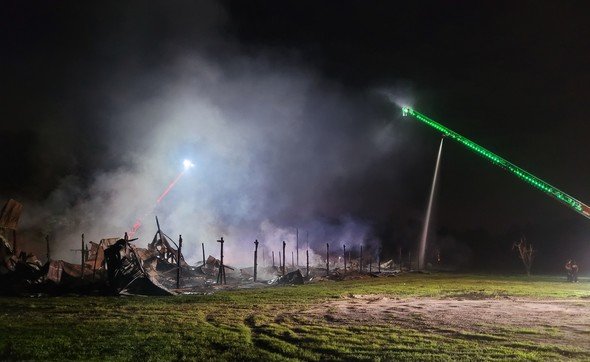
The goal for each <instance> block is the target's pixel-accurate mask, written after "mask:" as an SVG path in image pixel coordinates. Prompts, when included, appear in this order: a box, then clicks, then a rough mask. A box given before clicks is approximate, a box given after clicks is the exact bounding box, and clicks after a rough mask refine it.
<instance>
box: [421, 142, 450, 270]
mask: <svg viewBox="0 0 590 362" xmlns="http://www.w3.org/2000/svg"><path fill="white" fill-rule="evenodd" d="M444 140H445V138H444V137H443V138H441V139H440V146H439V147H438V155H437V156H436V166H435V167H434V176H432V186H431V187H430V197H429V198H428V207H427V208H426V218H425V219H424V225H423V228H422V236H421V237H420V250H419V251H418V269H419V270H422V269H424V255H425V254H426V240H427V239H428V229H429V228H430V214H431V213H432V201H433V200H434V193H435V191H436V184H437V181H438V168H439V166H440V156H441V154H442V147H443V142H444Z"/></svg>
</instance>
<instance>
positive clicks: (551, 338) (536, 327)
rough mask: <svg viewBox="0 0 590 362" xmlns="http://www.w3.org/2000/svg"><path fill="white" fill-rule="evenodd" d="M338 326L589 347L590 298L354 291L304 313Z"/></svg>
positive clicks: (586, 348)
mask: <svg viewBox="0 0 590 362" xmlns="http://www.w3.org/2000/svg"><path fill="white" fill-rule="evenodd" d="M303 313H304V314H307V315H308V316H309V317H315V318H317V317H320V318H324V319H326V320H327V321H329V322H330V323H336V324H347V325H352V324H364V325H370V324H393V325H398V326H401V327H405V328H413V329H416V330H418V331H423V332H430V333H439V334H450V335H457V334H462V335H469V334H473V335H474V336H479V335H488V336H490V337H491V338H494V337H497V338H514V337H515V336H517V338H518V341H519V342H526V341H531V342H536V343H548V344H553V345H562V346H566V345H567V346H575V347H577V348H580V349H582V350H585V351H590V299H575V300H574V299H571V300H568V299H565V300H564V299H556V300H539V299H527V298H509V297H502V298H493V299H492V298H487V299H486V298H485V297H483V296H479V295H477V294H473V295H471V294H470V295H466V296H465V297H455V298H448V299H435V298H407V299H397V298H390V297H386V296H379V295H350V296H349V297H347V298H345V299H344V300H336V301H330V302H327V303H324V304H322V305H321V306H317V307H315V308H313V309H309V310H307V311H304V312H303Z"/></svg>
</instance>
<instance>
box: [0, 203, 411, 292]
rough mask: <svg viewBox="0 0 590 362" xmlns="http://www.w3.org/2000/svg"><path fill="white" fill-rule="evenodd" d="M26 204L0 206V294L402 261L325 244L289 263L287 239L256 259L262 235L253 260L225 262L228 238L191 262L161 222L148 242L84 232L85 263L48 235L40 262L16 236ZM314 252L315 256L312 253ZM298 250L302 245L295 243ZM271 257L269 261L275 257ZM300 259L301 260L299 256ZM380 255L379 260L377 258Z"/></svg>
mask: <svg viewBox="0 0 590 362" xmlns="http://www.w3.org/2000/svg"><path fill="white" fill-rule="evenodd" d="M21 211H22V205H21V204H19V203H18V202H16V201H14V200H9V201H8V202H7V203H6V205H5V206H4V207H3V209H2V210H1V212H0V295H17V296H18V295H23V296H24V295H63V294H77V295H160V296H165V295H175V294H182V293H187V294H192V293H210V292H213V291H215V290H218V289H233V288H250V287H263V286H265V285H266V286H268V285H297V284H305V283H310V282H321V281H327V280H332V281H337V280H346V279H356V278H365V277H378V276H391V275H396V274H397V273H399V272H400V271H401V270H403V268H401V267H400V264H401V259H400V263H396V262H394V261H393V260H388V261H385V262H381V257H380V255H379V256H378V257H377V258H374V259H373V258H371V256H367V255H366V253H365V256H363V250H362V247H361V248H360V253H359V254H358V255H357V256H356V257H354V258H353V257H352V255H351V253H350V251H348V253H347V252H346V248H344V253H342V255H339V254H341V253H340V252H339V251H333V252H332V254H330V246H329V244H326V254H325V258H324V257H323V256H321V257H320V256H319V255H318V254H315V253H313V252H312V251H311V250H306V252H305V261H303V263H302V264H303V265H299V257H297V259H295V257H294V253H293V252H290V254H291V263H287V261H286V258H285V254H286V253H287V249H286V246H287V243H286V242H284V241H283V243H282V250H279V251H278V252H277V254H278V255H279V258H278V262H279V263H278V265H276V264H275V258H274V255H275V253H274V251H272V252H271V253H270V255H272V256H273V258H272V259H268V258H266V259H265V258H264V255H265V254H262V255H263V257H262V262H261V263H260V264H259V261H258V244H259V242H258V240H256V241H255V242H254V248H253V256H254V258H253V263H252V264H250V266H246V267H243V268H236V267H233V266H229V265H226V264H225V263H224V255H223V244H224V242H225V241H224V240H223V238H220V240H217V242H218V245H219V246H220V254H219V255H220V258H219V259H218V258H216V257H215V256H213V255H209V256H208V257H207V258H205V255H206V254H205V246H204V243H203V244H202V250H203V257H202V261H200V262H198V263H197V265H194V266H193V265H190V264H189V263H187V261H186V260H185V258H184V255H183V254H182V242H183V241H182V236H179V238H178V243H177V242H175V241H174V240H173V239H172V238H171V237H169V236H168V235H166V233H165V232H164V231H163V230H162V229H161V228H160V223H159V221H158V219H157V218H156V225H157V231H156V233H155V235H154V237H153V239H152V241H151V242H149V243H148V244H147V247H145V248H143V247H139V246H138V245H137V244H136V242H137V239H130V238H129V236H128V234H127V233H125V235H124V236H123V237H115V238H104V239H101V240H100V241H99V242H94V241H89V242H85V239H84V234H82V243H81V248H80V249H76V250H74V251H76V252H80V255H81V258H80V263H70V262H67V261H64V260H53V259H52V258H51V255H50V238H49V237H46V246H47V255H46V256H47V257H46V261H45V263H43V262H41V260H39V259H38V258H37V257H36V256H35V255H33V254H32V253H27V252H25V251H24V250H23V249H24V248H23V246H22V245H21V244H24V243H22V242H21V243H19V240H18V239H17V236H18V235H17V232H16V231H17V225H18V221H19V218H20V213H21ZM310 252H312V253H313V254H314V255H315V256H314V260H312V261H311V265H310V257H309V254H310ZM297 255H299V250H297ZM271 260H272V264H271ZM295 260H297V262H296V261H295ZM374 261H376V263H374Z"/></svg>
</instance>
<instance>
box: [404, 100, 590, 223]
mask: <svg viewBox="0 0 590 362" xmlns="http://www.w3.org/2000/svg"><path fill="white" fill-rule="evenodd" d="M402 114H403V115H404V116H407V115H410V116H413V117H414V118H416V119H417V120H419V121H422V122H424V123H426V124H427V125H429V126H430V127H432V128H434V129H436V130H438V131H440V132H442V134H444V135H445V136H447V137H449V138H452V139H454V140H455V141H457V142H459V143H461V144H463V145H464V146H466V147H467V148H469V149H471V150H472V151H473V152H475V153H478V154H479V155H480V156H482V157H484V158H487V159H488V160H489V161H491V162H492V163H493V164H495V165H497V166H498V167H502V168H503V169H505V170H507V171H510V172H511V173H513V174H514V175H516V176H517V177H518V178H520V179H521V180H523V181H525V182H527V183H529V184H530V185H532V186H534V187H536V188H537V189H539V190H541V191H543V192H545V193H546V194H548V195H550V196H553V197H554V198H556V199H557V200H558V201H561V202H562V203H564V204H566V205H567V206H569V207H571V208H572V209H574V210H575V211H577V212H578V213H579V214H582V215H583V216H585V217H586V218H588V219H590V206H588V205H586V204H584V203H583V202H581V201H578V200H576V199H575V198H573V197H571V196H570V195H568V194H566V193H565V192H563V191H561V190H559V189H558V188H556V187H554V186H551V185H550V184H548V183H547V182H545V181H543V180H541V179H540V178H538V177H536V176H534V175H532V174H531V173H529V172H527V171H525V170H523V169H522V168H520V167H518V166H516V165H514V164H513V163H510V162H508V161H506V160H505V159H503V158H502V157H500V156H498V155H496V154H495V153H493V152H491V151H489V150H487V149H485V148H483V147H481V146H480V145H478V144H476V143H475V142H473V141H470V140H468V139H467V138H465V137H463V136H461V135H460V134H458V133H456V132H454V131H452V130H450V129H448V128H446V127H445V126H443V125H442V124H440V123H438V122H435V121H433V120H432V119H430V118H428V117H426V116H425V115H423V114H422V113H419V112H417V111H415V110H413V109H411V108H408V107H403V108H402Z"/></svg>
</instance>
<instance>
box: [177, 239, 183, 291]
mask: <svg viewBox="0 0 590 362" xmlns="http://www.w3.org/2000/svg"><path fill="white" fill-rule="evenodd" d="M181 253H182V235H178V252H177V253H176V289H178V288H180V255H182V254H181Z"/></svg>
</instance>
